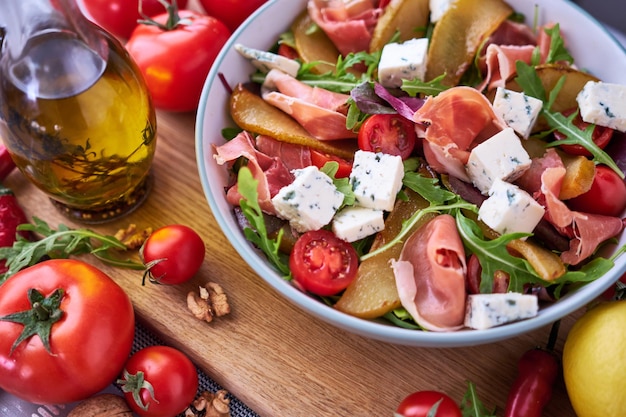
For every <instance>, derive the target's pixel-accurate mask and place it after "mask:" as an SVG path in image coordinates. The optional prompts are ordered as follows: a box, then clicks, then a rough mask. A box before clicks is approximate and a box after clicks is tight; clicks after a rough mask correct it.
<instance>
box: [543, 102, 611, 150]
mask: <svg viewBox="0 0 626 417" xmlns="http://www.w3.org/2000/svg"><path fill="white" fill-rule="evenodd" d="M576 110H578V109H577V108H573V109H569V110H566V111H564V112H563V115H565V116H570V115H571V114H572V113H574V112H575V111H576ZM589 125H590V124H589V123H587V122H584V121H583V119H582V117H581V116H580V113H579V114H577V115H576V117H574V126H576V127H577V128H579V129H580V130H585V129H586V128H587V126H589ZM613 132H614V130H613V129H611V128H610V127H604V126H598V125H596V127H595V128H594V129H593V133H592V136H591V137H592V139H593V141H594V143H595V144H596V145H598V147H599V148H600V149H604V147H605V146H606V145H608V144H609V142H610V141H611V138H612V137H613ZM554 137H555V138H556V140H563V139H566V136H565V135H564V134H563V133H561V132H559V131H558V130H557V131H555V132H554ZM559 147H560V148H561V149H562V150H563V151H564V152H566V153H568V154H570V155H583V156H591V153H589V151H588V150H587V149H585V148H584V147H583V146H581V145H559Z"/></svg>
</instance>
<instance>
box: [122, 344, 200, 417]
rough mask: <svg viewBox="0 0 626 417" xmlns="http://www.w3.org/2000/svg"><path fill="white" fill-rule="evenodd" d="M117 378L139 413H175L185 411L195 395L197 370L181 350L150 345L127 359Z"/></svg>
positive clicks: (147, 416)
mask: <svg viewBox="0 0 626 417" xmlns="http://www.w3.org/2000/svg"><path fill="white" fill-rule="evenodd" d="M117 382H118V384H120V385H121V387H122V391H124V396H125V397H126V402H128V405H129V406H130V408H131V409H132V410H133V411H134V412H135V413H137V414H138V415H140V416H142V417H172V416H176V415H178V414H180V413H182V412H183V411H185V409H186V408H187V407H189V404H191V402H192V401H193V400H194V398H195V397H196V394H197V391H198V371H197V370H196V367H195V365H194V364H193V363H192V362H191V360H189V358H188V357H187V356H185V354H184V353H182V352H181V351H179V350H177V349H174V348H172V347H169V346H148V347H146V348H143V349H141V350H139V351H138V352H136V353H135V354H133V355H132V356H131V357H130V359H128V362H126V365H125V366H124V373H123V374H122V379H119V380H118V381H117Z"/></svg>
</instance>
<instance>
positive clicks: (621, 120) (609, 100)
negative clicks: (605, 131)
mask: <svg viewBox="0 0 626 417" xmlns="http://www.w3.org/2000/svg"><path fill="white" fill-rule="evenodd" d="M576 101H577V102H578V107H580V115H581V117H582V119H583V120H584V121H585V122H587V123H594V124H597V125H600V126H606V127H610V128H611V129H615V130H619V131H620V132H626V85H620V84H610V83H604V82H601V81H599V82H595V81H589V82H587V84H585V86H584V87H583V89H582V90H581V91H580V93H578V96H577V97H576Z"/></svg>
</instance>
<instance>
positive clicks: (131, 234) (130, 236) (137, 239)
mask: <svg viewBox="0 0 626 417" xmlns="http://www.w3.org/2000/svg"><path fill="white" fill-rule="evenodd" d="M150 234H152V228H151V227H148V228H146V229H143V230H137V225H135V224H129V225H128V227H127V228H126V229H120V230H118V231H117V233H115V238H116V239H117V240H119V241H120V242H122V243H123V244H124V246H126V248H128V249H139V248H140V247H141V245H143V242H145V241H146V239H147V238H148V236H150Z"/></svg>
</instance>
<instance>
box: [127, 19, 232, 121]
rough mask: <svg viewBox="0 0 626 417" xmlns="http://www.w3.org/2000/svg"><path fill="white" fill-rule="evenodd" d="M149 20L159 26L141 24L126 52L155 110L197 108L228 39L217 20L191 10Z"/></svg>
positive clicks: (133, 34) (222, 25) (225, 31)
mask: <svg viewBox="0 0 626 417" xmlns="http://www.w3.org/2000/svg"><path fill="white" fill-rule="evenodd" d="M170 13H174V11H172V10H170V12H169V13H163V14H160V15H157V16H154V17H153V20H154V22H156V23H158V24H159V25H147V24H141V25H139V26H137V28H136V29H135V30H134V31H133V33H132V34H131V35H130V39H129V40H128V43H127V44H126V49H127V50H128V52H129V53H130V55H131V56H132V57H133V59H134V60H135V62H136V63H137V66H138V67H139V69H140V71H141V73H142V75H143V77H144V79H145V80H146V85H147V86H148V91H149V92H150V96H151V97H152V100H153V102H154V105H155V107H157V108H158V109H161V110H167V111H176V112H186V111H193V110H195V109H197V108H198V103H199V101H200V96H201V94H202V87H203V86H204V81H205V80H206V77H207V75H208V73H209V70H210V69H211V66H212V65H213V62H214V61H215V58H216V57H217V55H218V53H219V52H220V50H221V49H222V46H224V44H225V43H226V41H227V40H228V38H229V37H230V31H229V30H228V28H227V27H226V26H225V25H224V24H223V23H222V22H220V21H219V20H217V19H215V18H214V17H211V16H205V15H201V14H199V13H197V12H194V11H191V10H180V11H177V12H176V13H177V16H178V20H176V23H175V24H174V25H168V21H171V20H172V19H171V18H170V17H171V16H170Z"/></svg>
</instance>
